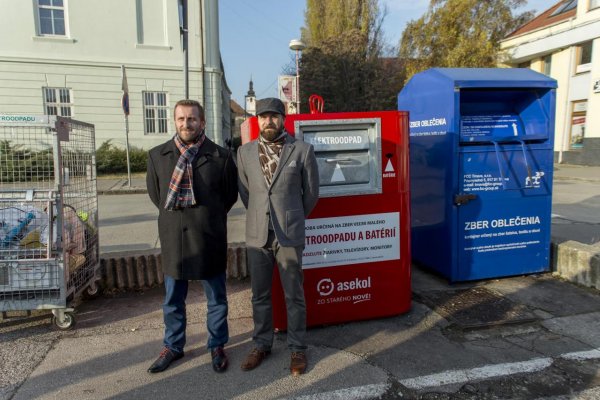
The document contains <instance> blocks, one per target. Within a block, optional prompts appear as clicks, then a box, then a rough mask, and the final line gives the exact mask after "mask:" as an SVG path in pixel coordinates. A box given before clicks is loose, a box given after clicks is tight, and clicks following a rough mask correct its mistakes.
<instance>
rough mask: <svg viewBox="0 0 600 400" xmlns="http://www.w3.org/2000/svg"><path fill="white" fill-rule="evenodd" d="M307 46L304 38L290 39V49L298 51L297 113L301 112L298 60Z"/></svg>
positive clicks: (297, 67) (297, 65)
mask: <svg viewBox="0 0 600 400" xmlns="http://www.w3.org/2000/svg"><path fill="white" fill-rule="evenodd" d="M305 48H306V45H305V44H304V42H303V41H302V40H299V39H292V40H290V50H294V51H295V52H296V113H297V114H300V67H299V64H298V60H299V58H300V52H301V51H302V50H304V49H305Z"/></svg>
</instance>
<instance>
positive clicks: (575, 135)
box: [569, 100, 587, 149]
mask: <svg viewBox="0 0 600 400" xmlns="http://www.w3.org/2000/svg"><path fill="white" fill-rule="evenodd" d="M571 110H572V111H571V132H570V133H571V138H570V140H569V143H570V147H571V149H581V148H582V147H583V138H584V137H585V119H586V114H587V100H583V101H574V102H573V103H572V108H571Z"/></svg>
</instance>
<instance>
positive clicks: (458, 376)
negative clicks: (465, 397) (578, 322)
mask: <svg viewBox="0 0 600 400" xmlns="http://www.w3.org/2000/svg"><path fill="white" fill-rule="evenodd" d="M556 358H563V359H565V360H591V359H597V358H600V349H593V350H587V351H576V352H572V353H565V354H561V355H559V356H557V357H556ZM553 361H554V359H553V358H551V357H544V358H535V359H533V360H529V361H520V362H514V363H505V364H492V365H485V366H483V367H477V368H471V369H461V370H451V371H444V372H440V373H437V374H431V375H425V376H419V377H416V378H409V379H404V380H401V381H400V383H401V384H402V385H404V386H406V387H408V388H411V389H424V388H428V387H435V386H443V385H449V384H453V383H467V382H469V381H476V380H482V379H489V378H495V377H500V376H507V375H514V374H519V373H523V372H536V371H541V370H543V369H544V368H547V367H549V366H550V365H552V362H553Z"/></svg>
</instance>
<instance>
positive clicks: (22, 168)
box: [0, 115, 99, 311]
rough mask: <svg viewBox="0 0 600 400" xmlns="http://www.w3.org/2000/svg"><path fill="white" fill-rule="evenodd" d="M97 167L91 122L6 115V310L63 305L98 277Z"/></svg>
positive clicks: (1, 305) (0, 153)
mask: <svg viewBox="0 0 600 400" xmlns="http://www.w3.org/2000/svg"><path fill="white" fill-rule="evenodd" d="M7 120H8V121H7ZM95 170H96V168H95V138H94V127H93V125H89V124H85V123H81V122H78V121H74V120H70V119H64V118H60V117H58V118H54V117H47V116H42V117H29V116H22V117H19V116H3V115H0V310H1V311H7V310H30V309H40V308H52V309H56V308H64V307H65V306H66V303H67V301H68V300H69V299H70V298H72V297H74V296H75V295H77V294H78V293H79V292H80V291H81V290H83V289H84V288H85V287H86V286H87V285H89V284H90V282H93V281H94V280H95V279H96V271H97V268H98V260H99V256H98V202H97V195H96V176H95Z"/></svg>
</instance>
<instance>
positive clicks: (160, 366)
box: [148, 347, 183, 374]
mask: <svg viewBox="0 0 600 400" xmlns="http://www.w3.org/2000/svg"><path fill="white" fill-rule="evenodd" d="M181 357H183V351H182V352H181V353H175V352H173V351H171V350H169V349H168V348H166V347H164V348H163V349H162V351H161V352H160V354H159V355H158V358H157V359H156V361H154V362H153V363H152V365H151V366H150V368H148V372H150V373H152V374H154V373H156V372H163V371H164V370H165V369H167V368H169V365H171V363H172V362H173V361H175V360H179V359H180V358H181Z"/></svg>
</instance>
